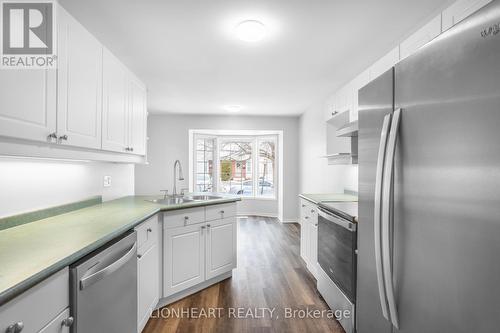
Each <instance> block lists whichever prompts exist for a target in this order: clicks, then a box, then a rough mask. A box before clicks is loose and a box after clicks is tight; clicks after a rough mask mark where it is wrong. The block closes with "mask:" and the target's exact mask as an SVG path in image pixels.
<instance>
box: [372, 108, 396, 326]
mask: <svg viewBox="0 0 500 333" xmlns="http://www.w3.org/2000/svg"><path fill="white" fill-rule="evenodd" d="M391 117H392V114H388V115H386V116H385V117H384V122H383V125H382V132H381V133H380V144H379V148H378V158H377V171H376V174H375V200H374V204H375V206H374V213H373V226H374V237H375V266H376V269H377V282H378V293H379V297H380V306H381V307H382V314H383V315H384V317H385V319H387V320H389V310H388V309H387V295H386V292H385V284H384V270H383V267H382V241H381V237H382V236H381V235H382V233H381V228H382V227H381V222H380V218H381V208H382V207H381V204H382V178H383V175H384V159H385V150H386V147H387V134H388V131H389V126H390V124H391Z"/></svg>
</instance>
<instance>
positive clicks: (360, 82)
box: [349, 70, 370, 121]
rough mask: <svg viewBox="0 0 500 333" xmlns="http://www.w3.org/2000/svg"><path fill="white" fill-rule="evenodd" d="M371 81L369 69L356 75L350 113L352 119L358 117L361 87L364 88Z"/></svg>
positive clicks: (353, 82) (352, 85)
mask: <svg viewBox="0 0 500 333" xmlns="http://www.w3.org/2000/svg"><path fill="white" fill-rule="evenodd" d="M368 82H370V72H369V70H366V71H364V72H362V73H361V74H359V75H358V76H356V78H354V80H353V81H352V83H351V92H352V93H351V94H352V95H351V96H352V97H351V99H352V102H351V103H352V108H351V113H350V117H349V119H350V121H355V120H356V119H358V108H359V99H358V93H359V89H361V88H363V87H364V86H365V85H366V84H368Z"/></svg>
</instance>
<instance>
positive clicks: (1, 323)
mask: <svg viewBox="0 0 500 333" xmlns="http://www.w3.org/2000/svg"><path fill="white" fill-rule="evenodd" d="M71 322H72V320H71V319H70V317H69V271H68V268H65V269H63V270H61V271H59V272H57V273H55V274H53V275H52V276H50V277H48V278H46V279H45V280H43V281H42V282H40V283H39V284H37V285H36V286H34V287H32V288H31V289H28V290H27V291H25V292H24V293H22V294H21V295H19V296H17V297H16V298H14V299H13V300H11V301H9V302H8V303H6V304H4V305H2V307H0V332H21V331H22V332H23V333H37V332H38V333H40V332H43V333H56V332H58V333H59V332H69V326H71ZM21 327H22V328H21Z"/></svg>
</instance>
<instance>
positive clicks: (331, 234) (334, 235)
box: [318, 209, 357, 303]
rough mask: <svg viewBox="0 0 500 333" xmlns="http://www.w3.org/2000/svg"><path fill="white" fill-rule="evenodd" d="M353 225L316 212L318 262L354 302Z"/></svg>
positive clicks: (333, 216) (354, 245) (354, 256)
mask: <svg viewBox="0 0 500 333" xmlns="http://www.w3.org/2000/svg"><path fill="white" fill-rule="evenodd" d="M356 238H357V237H356V224H355V223H352V222H349V221H347V220H345V219H343V218H340V217H337V216H335V215H333V214H331V213H329V212H326V211H324V210H322V209H320V210H319V211H318V263H319V265H320V266H321V268H323V270H324V271H325V273H326V274H328V276H329V277H330V278H331V279H332V281H333V282H334V283H335V284H336V285H337V287H339V289H340V290H341V291H342V292H343V293H344V294H345V296H346V297H347V298H348V299H349V300H350V301H351V302H353V303H354V301H355V298H356V248H357V240H356Z"/></svg>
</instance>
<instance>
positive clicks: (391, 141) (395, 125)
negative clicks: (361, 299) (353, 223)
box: [382, 109, 401, 329]
mask: <svg viewBox="0 0 500 333" xmlns="http://www.w3.org/2000/svg"><path fill="white" fill-rule="evenodd" d="M400 119H401V109H397V110H396V111H394V115H393V116H392V122H391V130H390V133H389V138H388V140H387V153H386V155H385V163H384V183H383V185H382V258H383V259H382V260H383V262H384V281H385V288H386V292H387V303H388V305H389V312H390V314H391V322H392V325H394V327H396V328H398V329H399V320H398V311H397V308H396V299H395V297H394V285H393V281H392V262H393V260H392V255H393V253H392V251H391V244H393V242H392V239H391V234H392V233H391V229H392V228H391V226H392V224H393V223H394V222H393V221H391V211H393V201H392V200H391V199H392V194H393V191H394V179H393V176H394V157H395V155H396V141H397V138H398V132H399V124H400V123H401V121H400Z"/></svg>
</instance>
